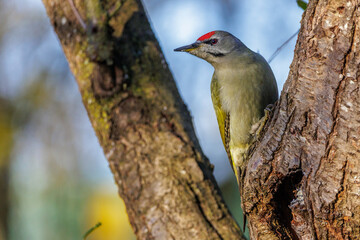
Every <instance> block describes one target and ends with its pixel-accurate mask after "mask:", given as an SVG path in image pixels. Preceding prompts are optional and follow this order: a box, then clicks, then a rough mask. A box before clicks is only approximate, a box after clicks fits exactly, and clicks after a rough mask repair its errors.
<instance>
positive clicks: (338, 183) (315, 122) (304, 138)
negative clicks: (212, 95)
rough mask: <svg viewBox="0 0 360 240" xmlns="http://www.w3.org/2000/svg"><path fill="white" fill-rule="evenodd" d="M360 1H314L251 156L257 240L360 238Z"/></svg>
mask: <svg viewBox="0 0 360 240" xmlns="http://www.w3.org/2000/svg"><path fill="white" fill-rule="evenodd" d="M359 5H360V2H359V1H358V0H352V1H351V0H319V1H316V0H313V1H310V3H309V6H308V9H307V10H306V12H305V13H304V16H303V19H302V22H301V24H302V26H301V30H300V33H299V39H298V41H297V45H296V49H295V57H294V60H293V63H292V65H291V70H290V74H289V78H288V80H287V81H286V84H285V85H284V89H283V91H282V94H281V98H280V101H279V102H278V104H277V107H276V110H275V112H274V117H273V119H272V120H271V121H270V122H269V123H268V129H267V131H266V132H265V135H264V137H263V139H262V140H261V142H260V143H258V145H257V147H256V148H255V150H254V152H253V155H252V158H251V159H250V160H249V163H248V168H247V172H246V176H245V183H244V193H243V195H242V200H243V201H242V202H243V203H244V204H243V208H244V210H245V211H246V213H247V215H248V219H249V228H250V236H251V238H252V239H360V88H359V87H360V69H359V64H360V55H359V53H360V8H359Z"/></svg>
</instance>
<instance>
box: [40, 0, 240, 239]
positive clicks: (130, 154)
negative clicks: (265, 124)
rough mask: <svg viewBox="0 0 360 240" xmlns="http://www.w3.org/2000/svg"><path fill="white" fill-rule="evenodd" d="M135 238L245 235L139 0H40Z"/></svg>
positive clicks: (211, 237) (207, 237)
mask: <svg viewBox="0 0 360 240" xmlns="http://www.w3.org/2000/svg"><path fill="white" fill-rule="evenodd" d="M43 3H44V5H45V7H46V10H47V14H48V16H49V18H50V21H51V23H52V25H53V26H54V29H55V31H56V33H57V35H58V37H59V39H60V42H61V45H62V47H63V50H64V52H65V55H66V57H67V59H68V62H69V65H70V68H71V70H72V72H73V74H74V76H75V78H76V81H77V83H78V85H79V89H80V92H81V95H82V98H83V102H84V105H85V107H86V109H87V111H88V115H89V118H90V120H91V123H92V125H93V128H94V129H95V132H96V135H97V137H98V139H99V142H100V144H101V146H102V148H103V150H104V153H105V155H106V157H107V159H108V161H109V165H110V168H111V170H112V172H113V174H114V178H115V182H116V184H117V186H118V188H119V193H120V196H121V197H122V198H123V199H124V201H125V204H126V208H127V212H128V216H129V220H130V222H131V225H132V226H133V229H134V231H135V234H136V235H137V237H138V239H240V238H242V237H241V236H242V234H241V231H240V230H239V227H238V226H237V225H236V223H235V221H234V219H233V218H232V216H231V215H230V213H229V211H228V209H227V208H226V206H225V204H224V202H223V199H222V197H221V194H220V192H219V189H218V187H217V185H216V182H215V180H214V177H213V175H212V166H211V165H210V163H209V161H208V160H207V159H206V157H205V156H204V154H203V153H202V151H201V149H200V147H199V144H198V142H197V139H196V136H195V134H194V129H193V127H192V123H191V117H190V115H189V113H188V111H187V109H186V106H185V105H184V103H183V102H182V100H181V98H180V96H179V94H178V92H177V89H176V85H175V83H174V81H173V78H172V75H171V73H170V71H169V69H168V66H167V63H166V61H165V59H164V57H163V55H162V53H161V50H160V48H159V45H158V43H157V41H156V39H155V37H154V34H153V32H152V30H151V28H150V26H149V23H148V21H147V17H146V15H145V13H144V10H143V7H142V5H141V2H140V1H138V0H123V1H118V0H107V1H100V0H87V1H81V0H77V1H74V3H75V6H76V8H77V10H78V11H79V13H80V16H81V18H82V19H83V20H84V23H85V24H86V29H83V28H82V27H81V24H80V23H79V19H77V18H76V15H75V12H74V9H72V8H71V5H70V1H64V0H43Z"/></svg>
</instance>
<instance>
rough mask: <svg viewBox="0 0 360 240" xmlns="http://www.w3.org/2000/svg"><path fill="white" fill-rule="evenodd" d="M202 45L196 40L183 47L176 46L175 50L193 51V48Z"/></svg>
mask: <svg viewBox="0 0 360 240" xmlns="http://www.w3.org/2000/svg"><path fill="white" fill-rule="evenodd" d="M199 46H200V43H199V42H194V43H193V44H190V45H186V46H183V47H179V48H175V49H174V51H175V52H191V51H192V50H194V49H196V48H198V47H199Z"/></svg>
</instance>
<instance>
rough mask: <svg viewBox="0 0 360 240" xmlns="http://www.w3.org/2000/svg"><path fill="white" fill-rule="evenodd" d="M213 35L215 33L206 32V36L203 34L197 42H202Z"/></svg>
mask: <svg viewBox="0 0 360 240" xmlns="http://www.w3.org/2000/svg"><path fill="white" fill-rule="evenodd" d="M214 34H215V31H212V32H208V33H207V34H204V35H202V36H201V37H199V38H198V40H197V41H204V40H206V39H209V38H210V37H211V36H212V35H214Z"/></svg>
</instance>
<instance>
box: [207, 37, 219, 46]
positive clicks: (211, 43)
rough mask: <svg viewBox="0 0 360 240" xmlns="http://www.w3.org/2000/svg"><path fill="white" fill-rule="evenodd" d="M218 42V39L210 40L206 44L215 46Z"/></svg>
mask: <svg viewBox="0 0 360 240" xmlns="http://www.w3.org/2000/svg"><path fill="white" fill-rule="evenodd" d="M217 42H218V40H217V39H216V38H213V39H208V40H206V41H204V43H206V44H209V45H214V44H216V43H217Z"/></svg>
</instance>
